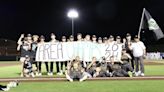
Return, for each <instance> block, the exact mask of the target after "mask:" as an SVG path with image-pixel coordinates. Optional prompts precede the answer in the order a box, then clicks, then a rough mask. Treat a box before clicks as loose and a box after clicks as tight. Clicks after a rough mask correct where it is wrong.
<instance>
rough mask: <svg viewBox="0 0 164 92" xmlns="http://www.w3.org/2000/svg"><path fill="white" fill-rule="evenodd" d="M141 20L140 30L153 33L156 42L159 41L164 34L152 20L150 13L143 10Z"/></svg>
mask: <svg viewBox="0 0 164 92" xmlns="http://www.w3.org/2000/svg"><path fill="white" fill-rule="evenodd" d="M143 17H144V18H143V20H142V27H141V28H142V29H147V28H148V29H149V30H151V31H153V33H154V34H155V37H156V39H157V40H159V39H161V38H163V37H164V34H163V32H162V30H161V28H160V27H159V26H158V24H157V22H156V21H155V20H154V19H153V18H152V16H151V15H150V13H149V12H148V11H147V10H146V9H145V10H144V16H143Z"/></svg>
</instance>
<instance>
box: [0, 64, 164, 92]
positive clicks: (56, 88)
mask: <svg viewBox="0 0 164 92" xmlns="http://www.w3.org/2000/svg"><path fill="white" fill-rule="evenodd" d="M161 62H162V61H161ZM4 63H14V62H0V64H4ZM42 65H43V72H46V70H45V65H44V64H42ZM20 67H21V66H20V65H19V64H18V65H14V66H6V67H0V71H1V72H0V78H6V77H7V78H11V77H19V73H20ZM54 71H55V65H54ZM145 74H146V75H164V65H145ZM0 84H2V83H0ZM3 84H6V83H3ZM163 85H164V80H121V81H117V80H110V81H85V82H82V83H80V82H73V83H70V82H67V81H60V82H55V81H54V82H21V83H20V85H19V86H18V87H16V88H12V89H11V90H10V91H9V92H29V91H31V92H162V91H164V87H163Z"/></svg>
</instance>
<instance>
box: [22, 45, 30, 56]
mask: <svg viewBox="0 0 164 92" xmlns="http://www.w3.org/2000/svg"><path fill="white" fill-rule="evenodd" d="M26 55H30V51H29V45H28V44H25V43H23V44H22V45H21V57H25V56H26Z"/></svg>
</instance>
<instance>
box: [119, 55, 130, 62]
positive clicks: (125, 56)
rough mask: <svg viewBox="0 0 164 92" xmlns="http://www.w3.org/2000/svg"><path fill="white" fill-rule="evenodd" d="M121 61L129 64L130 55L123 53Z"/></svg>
mask: <svg viewBox="0 0 164 92" xmlns="http://www.w3.org/2000/svg"><path fill="white" fill-rule="evenodd" d="M121 61H122V62H123V64H127V63H128V62H129V57H128V56H127V55H122V56H121Z"/></svg>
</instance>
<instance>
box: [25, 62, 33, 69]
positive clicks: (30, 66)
mask: <svg viewBox="0 0 164 92" xmlns="http://www.w3.org/2000/svg"><path fill="white" fill-rule="evenodd" d="M24 68H25V69H32V63H31V62H29V61H28V62H25V63H24Z"/></svg>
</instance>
